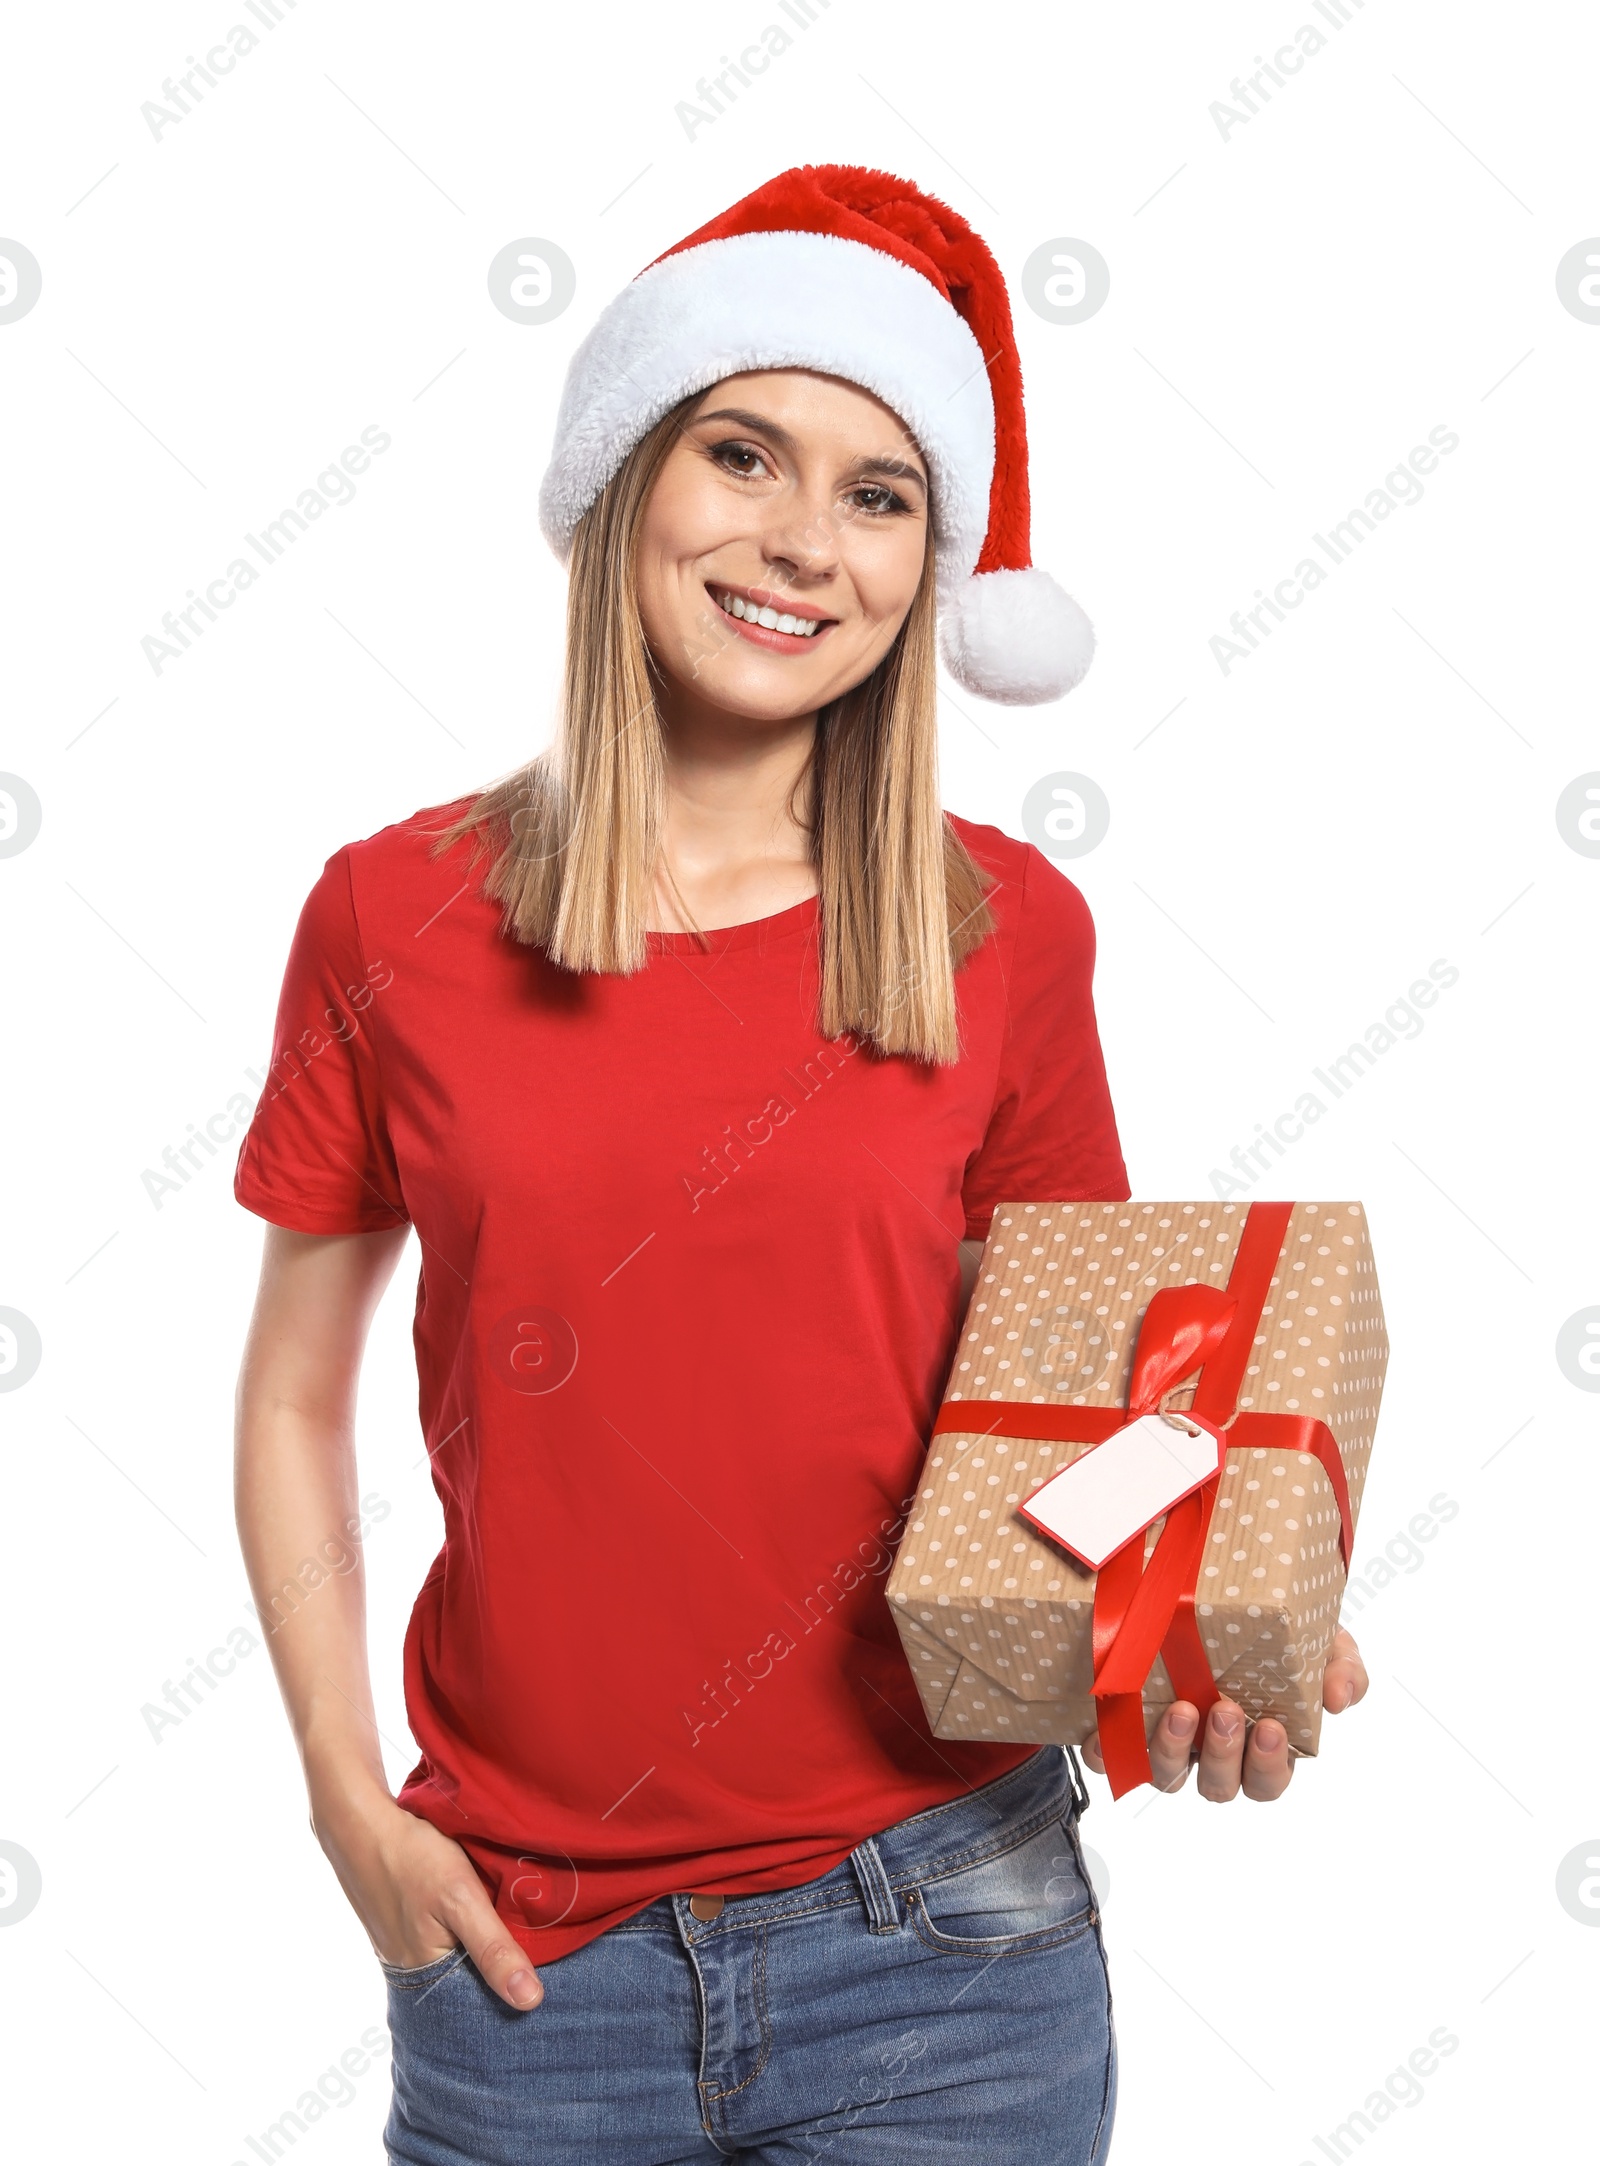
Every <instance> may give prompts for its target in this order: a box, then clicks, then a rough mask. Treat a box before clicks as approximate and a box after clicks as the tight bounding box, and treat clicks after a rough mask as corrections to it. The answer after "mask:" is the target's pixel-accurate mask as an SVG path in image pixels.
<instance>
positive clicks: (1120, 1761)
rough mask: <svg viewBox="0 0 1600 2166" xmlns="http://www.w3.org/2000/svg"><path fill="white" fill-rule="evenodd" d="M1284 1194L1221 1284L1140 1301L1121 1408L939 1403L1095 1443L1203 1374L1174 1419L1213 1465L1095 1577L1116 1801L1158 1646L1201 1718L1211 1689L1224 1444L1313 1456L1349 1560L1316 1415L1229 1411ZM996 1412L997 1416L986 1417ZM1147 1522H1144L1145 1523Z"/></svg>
mask: <svg viewBox="0 0 1600 2166" xmlns="http://www.w3.org/2000/svg"><path fill="white" fill-rule="evenodd" d="M1293 1209H1294V1206H1293V1204H1289V1203H1253V1204H1251V1205H1250V1207H1249V1209H1248V1210H1247V1211H1246V1212H1245V1221H1244V1227H1243V1229H1242V1231H1241V1233H1240V1236H1239V1248H1238V1253H1237V1254H1236V1255H1235V1257H1234V1261H1233V1270H1232V1271H1231V1273H1230V1274H1229V1277H1228V1283H1227V1286H1226V1288H1225V1289H1224V1288H1222V1287H1217V1286H1200V1285H1194V1286H1164V1287H1162V1288H1161V1289H1160V1290H1159V1291H1158V1292H1157V1293H1155V1294H1153V1295H1152V1296H1151V1298H1150V1302H1149V1305H1148V1306H1147V1308H1146V1309H1145V1312H1144V1317H1143V1320H1142V1321H1141V1323H1140V1327H1139V1337H1138V1342H1137V1345H1136V1347H1135V1349H1134V1357H1133V1365H1132V1369H1131V1372H1130V1375H1129V1380H1128V1404H1127V1406H1126V1407H1116V1406H1111V1407H1098V1406H1034V1405H1029V1404H1024V1403H1022V1402H1020V1401H1017V1402H1012V1403H1010V1404H1001V1405H996V1403H995V1402H994V1401H992V1400H989V1401H984V1400H972V1399H947V1400H946V1401H945V1402H944V1404H943V1405H942V1406H941V1407H940V1409H939V1414H938V1418H937V1420H936V1421H935V1422H934V1425H933V1434H934V1435H935V1436H939V1435H941V1434H943V1433H947V1432H949V1431H952V1430H956V1431H960V1432H962V1433H964V1434H967V1435H981V1436H1004V1437H1017V1438H1030V1439H1036V1440H1043V1441H1046V1442H1050V1443H1056V1444H1103V1443H1104V1442H1105V1441H1106V1439H1107V1438H1108V1437H1110V1436H1114V1435H1115V1434H1116V1433H1117V1431H1118V1430H1119V1429H1122V1428H1125V1427H1126V1426H1127V1424H1128V1423H1129V1422H1130V1421H1136V1420H1138V1419H1139V1418H1140V1416H1142V1415H1145V1414H1152V1413H1156V1412H1158V1411H1160V1410H1161V1406H1162V1401H1163V1400H1164V1399H1165V1398H1166V1397H1167V1396H1168V1394H1169V1393H1171V1392H1172V1391H1174V1390H1176V1388H1177V1387H1178V1386H1179V1385H1180V1384H1182V1383H1183V1382H1184V1381H1185V1380H1186V1379H1187V1378H1188V1377H1190V1376H1192V1375H1194V1373H1195V1371H1196V1370H1198V1371H1199V1381H1198V1383H1197V1384H1196V1386H1195V1391H1194V1399H1193V1402H1192V1404H1190V1405H1189V1406H1186V1407H1185V1408H1183V1410H1182V1414H1183V1419H1184V1420H1186V1421H1188V1422H1191V1423H1193V1424H1194V1425H1196V1426H1197V1427H1199V1428H1202V1429H1204V1430H1206V1431H1207V1432H1208V1433H1209V1434H1210V1435H1212V1436H1214V1437H1215V1438H1216V1440H1217V1471H1216V1473H1215V1474H1213V1475H1211V1476H1210V1477H1209V1478H1208V1479H1207V1480H1206V1481H1205V1482H1204V1483H1203V1484H1202V1485H1201V1486H1200V1488H1198V1489H1196V1490H1194V1491H1192V1492H1191V1494H1190V1495H1188V1496H1187V1497H1184V1498H1182V1499H1181V1500H1180V1501H1179V1502H1178V1503H1177V1504H1175V1505H1173V1506H1172V1507H1171V1509H1170V1510H1169V1511H1168V1512H1167V1513H1166V1515H1165V1524H1164V1525H1163V1526H1162V1529H1161V1533H1160V1535H1159V1537H1158V1538H1157V1541H1156V1545H1155V1548H1154V1549H1153V1550H1152V1552H1151V1554H1150V1558H1149V1561H1148V1563H1147V1562H1146V1560H1145V1554H1144V1552H1145V1536H1146V1534H1147V1532H1148V1526H1147V1527H1143V1528H1141V1529H1140V1530H1139V1532H1138V1533H1137V1534H1136V1535H1135V1536H1134V1537H1133V1539H1132V1540H1131V1541H1129V1542H1127V1543H1126V1544H1124V1546H1123V1547H1122V1548H1121V1549H1119V1550H1118V1551H1117V1552H1116V1554H1115V1555H1114V1556H1111V1557H1108V1558H1107V1559H1106V1561H1105V1563H1104V1564H1103V1565H1102V1566H1101V1568H1100V1570H1099V1571H1098V1572H1097V1573H1096V1574H1095V1585H1094V1623H1093V1630H1094V1697H1095V1700H1096V1703H1097V1720H1098V1730H1099V1738H1100V1750H1101V1754H1102V1757H1103V1758H1104V1760H1105V1765H1106V1773H1107V1775H1108V1776H1109V1777H1110V1780H1111V1793H1112V1795H1113V1797H1121V1796H1123V1795H1124V1793H1125V1792H1127V1791H1129V1790H1133V1789H1137V1788H1138V1786H1139V1785H1140V1784H1141V1783H1146V1782H1150V1781H1151V1780H1152V1779H1153V1778H1152V1775H1151V1769H1150V1753H1149V1748H1148V1746H1147V1744H1146V1742H1145V1726H1144V1699H1143V1695H1144V1686H1145V1680H1146V1679H1147V1678H1148V1677H1149V1675H1150V1671H1151V1668H1152V1666H1153V1665H1154V1662H1155V1659H1156V1656H1157V1655H1158V1654H1159V1655H1160V1657H1161V1659H1162V1660H1163V1662H1165V1664H1166V1666H1167V1675H1168V1676H1169V1677H1170V1678H1171V1680H1172V1689H1173V1691H1174V1693H1175V1694H1176V1696H1177V1697H1178V1698H1179V1699H1180V1700H1189V1701H1192V1702H1193V1704H1194V1705H1195V1706H1196V1707H1197V1708H1198V1709H1199V1710H1200V1715H1201V1719H1202V1721H1203V1720H1204V1718H1205V1716H1206V1714H1207V1713H1208V1711H1209V1710H1210V1708H1211V1707H1212V1706H1213V1705H1214V1704H1215V1702H1216V1701H1217V1700H1218V1699H1219V1698H1220V1697H1221V1695H1220V1693H1219V1692H1218V1691H1217V1685H1216V1680H1215V1678H1214V1677H1213V1676H1212V1674H1211V1663H1210V1660H1209V1659H1208V1657H1207V1655H1206V1651H1205V1647H1204V1645H1203V1644H1202V1641H1201V1638H1200V1629H1199V1626H1198V1625H1197V1624H1196V1623H1195V1614H1194V1598H1195V1584H1196V1581H1197V1580H1198V1578H1199V1574H1200V1565H1201V1560H1202V1556H1203V1554H1204V1550H1205V1539H1206V1532H1207V1529H1208V1528H1209V1526H1210V1524H1211V1514H1212V1510H1213V1507H1214V1506H1215V1503H1216V1496H1217V1485H1218V1483H1219V1481H1220V1480H1221V1478H1222V1470H1223V1465H1224V1463H1225V1456H1226V1453H1227V1452H1228V1451H1229V1450H1230V1449H1237V1450H1248V1449H1251V1448H1254V1447H1257V1446H1265V1447H1266V1448H1267V1449H1268V1450H1271V1451H1285V1452H1309V1453H1311V1454H1312V1455H1313V1456H1314V1457H1315V1458H1316V1459H1317V1461H1318V1462H1319V1464H1320V1465H1321V1467H1322V1469H1323V1472H1324V1473H1325V1474H1326V1475H1327V1477H1328V1481H1329V1484H1330V1485H1331V1487H1332V1489H1333V1494H1334V1499H1335V1502H1336V1503H1337V1504H1338V1507H1339V1548H1340V1554H1341V1555H1342V1557H1343V1559H1344V1564H1345V1569H1346V1571H1348V1570H1349V1568H1350V1549H1351V1540H1352V1534H1353V1526H1352V1520H1351V1513H1350V1491H1349V1485H1348V1483H1347V1482H1346V1479H1345V1471H1344V1461H1343V1459H1342V1458H1341V1457H1340V1454H1339V1446H1338V1444H1337V1443H1336V1441H1335V1440H1334V1436H1333V1432H1332V1430H1331V1429H1329V1427H1328V1425H1327V1423H1326V1422H1323V1421H1318V1420H1316V1419H1315V1418H1314V1417H1313V1416H1310V1415H1305V1414H1262V1413H1254V1412H1248V1413H1241V1412H1239V1411H1238V1396H1239V1387H1240V1385H1241V1383H1242V1382H1243V1380H1244V1374H1245V1368H1246V1365H1247V1363H1248V1361H1249V1358H1250V1349H1251V1347H1252V1345H1253V1344H1254V1342H1255V1336H1256V1331H1257V1328H1258V1327H1259V1325H1260V1322H1261V1312H1262V1309H1263V1308H1264V1307H1265V1305H1266V1298H1267V1293H1268V1290H1269V1288H1270V1286H1271V1283H1272V1274H1273V1270H1274V1268H1275V1266H1276V1264H1277V1262H1278V1258H1279V1256H1280V1254H1281V1253H1282V1249H1283V1239H1284V1235H1285V1233H1286V1232H1287V1231H1288V1226H1289V1218H1290V1214H1291V1212H1292V1211H1293ZM990 1413H992V1414H993V1416H994V1418H993V1420H991V1421H988V1422H984V1421H983V1417H984V1415H986V1414H990ZM1149 1524H1150V1525H1153V1524H1154V1521H1151V1522H1149Z"/></svg>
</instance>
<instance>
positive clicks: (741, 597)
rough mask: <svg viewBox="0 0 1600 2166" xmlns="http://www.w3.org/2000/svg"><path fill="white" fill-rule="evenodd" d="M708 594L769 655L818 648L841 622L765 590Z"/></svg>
mask: <svg viewBox="0 0 1600 2166" xmlns="http://www.w3.org/2000/svg"><path fill="white" fill-rule="evenodd" d="M706 592H707V593H708V594H709V595H710V596H711V599H712V600H713V601H714V602H715V603H716V605H717V607H718V608H719V609H720V610H721V611H722V613H723V615H724V616H725V617H726V618H727V619H728V622H729V623H730V624H731V625H732V626H733V627H734V629H735V630H736V631H737V632H738V633H739V635H740V637H741V638H743V639H747V640H749V641H751V642H752V643H753V644H754V645H756V646H758V647H765V648H767V649H768V651H769V652H772V653H778V654H795V653H799V652H800V651H801V650H802V649H804V648H807V647H811V646H814V645H815V644H816V642H817V641H818V640H819V639H821V638H823V637H824V636H825V635H826V634H827V633H828V631H829V630H830V629H831V628H832V627H833V625H835V624H836V623H837V622H838V619H837V618H836V617H825V616H822V615H820V614H818V613H816V612H813V611H810V610H798V609H795V608H793V607H790V606H787V604H786V600H785V597H783V596H781V595H776V594H773V593H771V592H770V591H769V590H767V589H765V588H762V587H726V586H721V585H718V586H712V585H710V584H709V583H708V584H707V587H706Z"/></svg>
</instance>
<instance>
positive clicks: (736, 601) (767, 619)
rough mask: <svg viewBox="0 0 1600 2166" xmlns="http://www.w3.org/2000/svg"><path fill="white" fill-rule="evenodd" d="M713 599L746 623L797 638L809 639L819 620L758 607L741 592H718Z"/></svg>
mask: <svg viewBox="0 0 1600 2166" xmlns="http://www.w3.org/2000/svg"><path fill="white" fill-rule="evenodd" d="M715 600H716V603H717V606H718V608H719V609H722V610H724V611H725V612H726V614H727V615H728V616H730V617H738V618H739V619H740V620H741V621H742V622H744V623H746V624H762V625H765V626H766V628H767V630H768V631H769V632H788V633H790V634H791V635H792V636H793V637H795V638H798V639H810V638H811V636H812V635H813V633H815V632H816V630H817V628H818V626H819V624H820V622H821V619H820V618H818V617H797V616H795V615H793V614H792V613H791V612H789V611H787V610H786V611H784V612H783V613H782V614H780V613H779V612H778V611H777V610H776V609H772V608H761V609H758V608H757V607H756V605H755V603H754V602H747V601H746V600H745V598H744V596H743V595H742V594H719V595H717V596H715Z"/></svg>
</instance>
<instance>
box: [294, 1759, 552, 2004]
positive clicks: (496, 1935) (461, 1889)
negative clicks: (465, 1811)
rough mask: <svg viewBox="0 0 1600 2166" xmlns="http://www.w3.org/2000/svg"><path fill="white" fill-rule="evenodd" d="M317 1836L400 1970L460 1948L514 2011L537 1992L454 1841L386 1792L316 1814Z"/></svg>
mask: <svg viewBox="0 0 1600 2166" xmlns="http://www.w3.org/2000/svg"><path fill="white" fill-rule="evenodd" d="M313 1821H314V1825H315V1827H316V1832H317V1838H318V1840H319V1841H320V1842H321V1844H322V1847H323V1849H324V1851H325V1852H326V1853H327V1857H328V1862H329V1864H330V1865H332V1867H333V1869H334V1871H335V1872H336V1873H337V1874H338V1876H339V1884H340V1886H341V1887H342V1888H343V1889H344V1892H345V1894H346V1895H347V1896H348V1897H349V1899H350V1905H351V1908H352V1909H353V1910H354V1911H355V1914H356V1916H357V1917H358V1918H359V1919H360V1920H361V1923H362V1924H363V1925H364V1926H365V1927H366V1929H367V1936H368V1938H369V1939H370V1940H371V1942H372V1945H373V1947H374V1948H375V1949H376V1950H377V1952H378V1955H379V1956H380V1958H381V1959H382V1960H383V1961H384V1962H385V1963H388V1964H391V1965H394V1966H396V1967H398V1968H401V1969H405V1970H418V1969H420V1968H421V1967H422V1966H423V1965H424V1964H427V1963H434V1962H437V1961H438V1959H439V1958H440V1956H443V1955H448V1954H449V1953H450V1951H451V1950H452V1949H453V1948H456V1947H461V1948H465V1950H466V1951H467V1954H468V1955H469V1956H470V1957H471V1958H472V1961H473V1963H474V1964H475V1965H476V1966H477V1968H478V1970H479V1971H480V1972H481V1973H482V1975H483V1977H484V1979H485V1980H486V1982H487V1983H488V1985H489V1986H490V1987H491V1989H492V1990H493V1991H494V1992H496V1993H498V1994H499V1996H500V1998H501V1999H502V2000H503V2001H504V2002H506V2004H507V2005H508V2006H509V2007H512V2008H521V2009H526V2008H536V2007H537V2006H538V2005H539V2003H540V2001H541V2000H542V1999H543V1998H544V1988H543V1986H541V1985H540V1983H539V1977H538V1973H537V1972H536V1971H535V1970H534V1968H533V1966H532V1965H531V1964H530V1963H529V1961H528V1958H527V1957H526V1956H525V1955H524V1954H523V1952H522V1950H521V1948H519V1947H518V1945H517V1943H516V1942H515V1941H514V1940H513V1939H512V1937H511V1935H510V1934H509V1933H508V1932H507V1931H506V1928H505V1926H504V1924H503V1923H502V1921H501V1919H500V1917H499V1915H498V1914H497V1912H496V1911H495V1908H494V1905H493V1904H492V1903H491V1902H490V1900H489V1897H488V1894H487V1892H486V1891H485V1889H484V1885H483V1882H482V1881H481V1880H480V1879H479V1878H478V1875H477V1873H476V1872H475V1871H474V1869H473V1865H472V1860H471V1859H470V1858H469V1857H468V1856H467V1854H466V1852H465V1851H464V1850H463V1849H462V1847H461V1845H460V1844H459V1843H453V1842H452V1841H451V1840H450V1838H449V1836H448V1835H442V1834H440V1832H439V1830H438V1829H437V1828H436V1827H434V1826H432V1825H431V1824H430V1823H429V1822H428V1821H426V1820H419V1819H418V1818H417V1816H416V1815H415V1814H414V1813H408V1812H406V1811H405V1810H404V1809H403V1808H402V1807H401V1806H399V1805H397V1804H396V1803H395V1802H394V1800H393V1799H392V1798H390V1797H383V1798H374V1799H370V1800H368V1801H366V1802H364V1803H363V1804H362V1805H361V1806H360V1807H359V1808H354V1809H352V1808H350V1807H348V1806H346V1807H343V1808H342V1809H335V1810H324V1811H314V1813H313Z"/></svg>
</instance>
